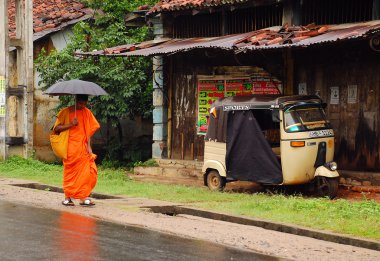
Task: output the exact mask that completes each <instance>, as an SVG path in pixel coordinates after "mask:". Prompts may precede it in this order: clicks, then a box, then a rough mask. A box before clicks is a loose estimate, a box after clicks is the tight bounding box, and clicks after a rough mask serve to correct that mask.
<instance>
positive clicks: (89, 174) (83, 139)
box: [57, 108, 100, 199]
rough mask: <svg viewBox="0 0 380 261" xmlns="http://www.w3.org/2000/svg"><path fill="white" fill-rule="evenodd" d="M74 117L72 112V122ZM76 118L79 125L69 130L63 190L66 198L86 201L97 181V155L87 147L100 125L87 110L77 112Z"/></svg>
mask: <svg viewBox="0 0 380 261" xmlns="http://www.w3.org/2000/svg"><path fill="white" fill-rule="evenodd" d="M64 110H69V108H65V109H64ZM61 114H63V113H59V114H58V119H57V120H60V119H59V115H61ZM74 117H75V112H70V122H71V121H72V120H73V119H74ZM76 117H77V120H78V125H77V126H75V127H72V128H70V129H69V142H68V148H67V159H64V160H63V190H64V192H65V197H66V198H75V199H84V198H86V197H88V196H90V194H91V191H92V190H93V189H94V187H95V185H96V181H97V176H98V170H97V168H96V164H95V158H96V155H95V154H89V153H88V151H87V146H88V140H89V139H90V138H91V136H92V135H93V134H94V133H95V131H96V130H97V129H99V127H100V125H99V123H98V121H97V120H96V119H95V117H94V115H93V114H92V112H91V111H90V110H89V109H87V108H83V109H81V110H77V113H76ZM61 120H63V119H61ZM61 122H63V121H61Z"/></svg>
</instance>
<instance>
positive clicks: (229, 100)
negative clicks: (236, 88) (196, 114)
mask: <svg viewBox="0 0 380 261" xmlns="http://www.w3.org/2000/svg"><path fill="white" fill-rule="evenodd" d="M301 101H310V102H317V103H322V100H321V98H320V97H318V96H316V95H293V96H278V95H249V96H232V97H225V98H220V99H219V100H216V101H215V102H214V103H213V104H211V108H214V107H220V106H223V110H224V111H230V110H250V109H270V108H280V107H281V105H284V104H286V103H289V102H295V103H297V102H301Z"/></svg>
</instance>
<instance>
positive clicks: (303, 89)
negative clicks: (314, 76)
mask: <svg viewBox="0 0 380 261" xmlns="http://www.w3.org/2000/svg"><path fill="white" fill-rule="evenodd" d="M298 94H299V95H307V88H306V82H302V83H299V84H298Z"/></svg>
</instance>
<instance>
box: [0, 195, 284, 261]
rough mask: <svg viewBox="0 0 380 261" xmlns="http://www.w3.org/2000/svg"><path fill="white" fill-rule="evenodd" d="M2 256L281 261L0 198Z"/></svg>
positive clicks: (5, 259) (125, 260) (68, 259)
mask: <svg viewBox="0 0 380 261" xmlns="http://www.w3.org/2000/svg"><path fill="white" fill-rule="evenodd" d="M0 260H2V261H8V260H65V261H71V260H73V261H74V260H75V261H80V260H86V261H92V260H123V261H128V260H131V261H132V260H133V261H138V260H179V261H182V260H229V261H231V260H239V261H244V260H279V259H277V258H274V257H270V256H264V255H260V254H255V253H252V252H244V251H239V250H236V249H233V248H228V247H224V246H220V245H217V244H213V243H208V242H204V241H199V240H190V239H183V238H179V237H176V236H171V235H166V234H162V233H158V232H154V231H150V230H147V229H143V228H136V227H128V226H122V225H117V224H113V223H109V222H104V221H99V220H96V219H93V218H89V217H85V216H80V215H76V214H73V213H69V212H59V211H55V210H49V209H39V208H33V207H28V206H23V205H17V204H13V203H8V202H2V201H0Z"/></svg>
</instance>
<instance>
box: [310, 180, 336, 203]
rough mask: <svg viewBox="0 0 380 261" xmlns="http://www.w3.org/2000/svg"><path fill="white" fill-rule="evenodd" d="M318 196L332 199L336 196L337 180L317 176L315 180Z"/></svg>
mask: <svg viewBox="0 0 380 261" xmlns="http://www.w3.org/2000/svg"><path fill="white" fill-rule="evenodd" d="M315 184H316V189H317V193H318V196H320V197H329V198H330V199H334V198H335V197H336V195H337V194H338V185H339V181H338V178H327V177H322V176H318V177H316V178H315Z"/></svg>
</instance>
